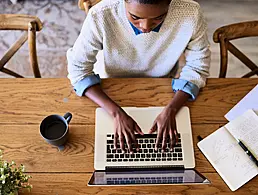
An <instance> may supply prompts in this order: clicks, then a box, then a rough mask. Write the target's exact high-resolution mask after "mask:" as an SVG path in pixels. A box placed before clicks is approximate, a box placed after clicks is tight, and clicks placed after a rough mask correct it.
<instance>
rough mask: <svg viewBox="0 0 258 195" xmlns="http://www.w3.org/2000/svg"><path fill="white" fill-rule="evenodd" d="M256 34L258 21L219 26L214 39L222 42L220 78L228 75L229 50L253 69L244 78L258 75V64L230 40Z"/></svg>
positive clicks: (257, 34) (257, 33)
mask: <svg viewBox="0 0 258 195" xmlns="http://www.w3.org/2000/svg"><path fill="white" fill-rule="evenodd" d="M254 36H258V21H250V22H242V23H236V24H231V25H227V26H223V27H221V28H218V29H217V30H216V31H215V32H214V34H213V41H214V42H215V43H219V44H220V73H219V77H220V78H225V77H226V73H227V65H228V51H230V52H231V53H232V54H233V55H234V56H235V57H237V58H238V59H239V60H240V61H241V62H243V63H244V64H245V65H246V66H247V67H248V68H250V69H251V72H249V73H247V74H245V75H244V76H243V77H244V78H247V77H251V76H253V75H255V74H256V75H258V66H257V65H256V64H254V63H253V62H252V61H251V60H250V59H249V58H248V57H246V55H245V54H243V53H242V52H241V51H240V50H239V49H237V48H236V47H235V46H234V45H233V44H232V43H231V42H230V41H231V40H235V39H239V38H245V37H254Z"/></svg>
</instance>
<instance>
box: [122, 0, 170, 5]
mask: <svg viewBox="0 0 258 195" xmlns="http://www.w3.org/2000/svg"><path fill="white" fill-rule="evenodd" d="M133 1H134V2H137V3H140V4H160V3H161V2H163V1H168V0H125V2H127V3H131V2H133Z"/></svg>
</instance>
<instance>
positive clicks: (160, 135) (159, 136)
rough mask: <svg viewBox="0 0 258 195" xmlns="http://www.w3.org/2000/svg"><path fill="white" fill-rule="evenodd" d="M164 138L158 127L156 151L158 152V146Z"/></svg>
mask: <svg viewBox="0 0 258 195" xmlns="http://www.w3.org/2000/svg"><path fill="white" fill-rule="evenodd" d="M161 138H162V132H161V130H160V128H159V127H158V134H157V140H156V144H155V150H158V144H159V143H160V141H161Z"/></svg>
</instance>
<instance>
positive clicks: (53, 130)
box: [40, 112, 72, 150]
mask: <svg viewBox="0 0 258 195" xmlns="http://www.w3.org/2000/svg"><path fill="white" fill-rule="evenodd" d="M71 119H72V114H71V113H69V112H67V113H65V115H64V116H60V115H56V114H54V115H50V116H47V117H46V118H45V119H44V120H43V121H42V122H41V124H40V135H41V136H42V137H43V138H44V139H45V140H46V141H47V142H48V143H49V144H52V145H54V146H57V147H58V149H59V150H63V149H64V144H65V142H66V141H67V139H68V132H69V127H68V124H69V122H70V121H71Z"/></svg>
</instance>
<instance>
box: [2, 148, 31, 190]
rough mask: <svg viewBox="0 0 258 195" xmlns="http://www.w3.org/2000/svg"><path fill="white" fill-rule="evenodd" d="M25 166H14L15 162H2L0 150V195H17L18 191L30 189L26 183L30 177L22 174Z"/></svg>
mask: <svg viewBox="0 0 258 195" xmlns="http://www.w3.org/2000/svg"><path fill="white" fill-rule="evenodd" d="M24 172H25V166H24V165H20V166H19V167H17V166H16V164H15V162H14V161H12V162H11V163H8V162H7V161H4V160H3V153H2V151H1V150H0V195H17V194H18V191H19V190H23V189H28V190H29V191H30V189H31V188H32V185H30V184H29V183H28V180H29V178H31V176H29V175H26V174H24Z"/></svg>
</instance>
